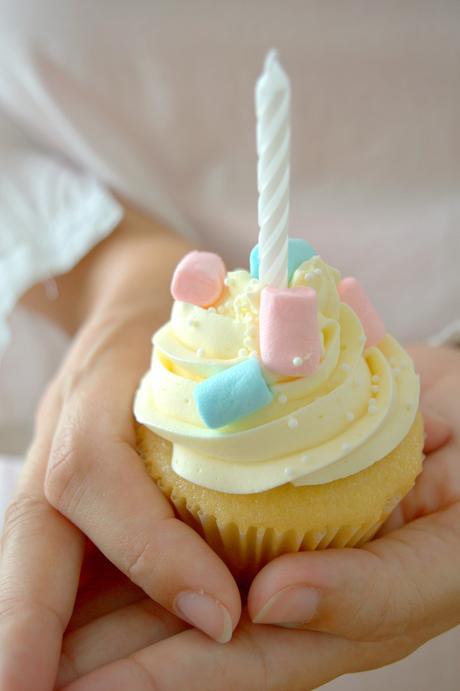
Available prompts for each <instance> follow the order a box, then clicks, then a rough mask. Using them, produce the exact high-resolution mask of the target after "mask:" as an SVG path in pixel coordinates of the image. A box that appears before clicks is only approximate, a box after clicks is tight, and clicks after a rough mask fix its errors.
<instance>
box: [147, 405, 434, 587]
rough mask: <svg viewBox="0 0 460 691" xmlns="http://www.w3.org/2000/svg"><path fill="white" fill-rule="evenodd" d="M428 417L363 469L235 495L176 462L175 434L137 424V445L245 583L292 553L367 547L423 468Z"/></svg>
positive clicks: (183, 513)
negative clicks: (193, 477) (180, 469)
mask: <svg viewBox="0 0 460 691" xmlns="http://www.w3.org/2000/svg"><path fill="white" fill-rule="evenodd" d="M422 448H423V424H422V419H421V417H420V416H418V417H417V419H416V421H415V423H414V426H413V428H412V429H411V430H410V432H409V433H408V435H407V436H406V438H405V439H404V440H403V441H402V442H401V444H400V445H399V446H398V447H396V448H395V449H394V450H393V451H392V452H391V454H389V455H388V456H386V457H385V458H384V459H382V460H381V461H379V462H378V463H376V464H374V465H373V466H370V467H369V468H367V469H365V470H363V471H361V472H360V473H357V474H356V475H353V476H349V477H347V478H344V479H341V480H337V481H334V482H331V483H328V484H327V485H322V486H316V487H308V486H304V487H292V486H291V485H288V484H286V485H283V486H282V487H279V488H275V489H272V490H268V491H266V492H263V493H260V494H259V495H257V494H256V495H230V494H224V493H220V492H216V491H213V490H207V489H205V488H201V487H200V486H198V485H194V484H193V483H190V482H189V481H187V480H183V479H182V478H180V477H179V476H178V475H176V473H174V471H173V470H172V467H171V457H172V449H171V445H170V444H169V442H166V441H165V440H162V439H161V438H160V437H158V436H157V435H155V434H153V433H152V432H149V431H148V430H146V429H145V428H141V427H139V428H138V449H139V452H140V454H141V456H142V458H143V460H144V463H145V466H146V468H147V471H148V473H149V475H150V476H151V477H152V479H153V480H154V481H155V482H156V483H157V485H158V487H159V488H160V490H161V491H162V492H163V494H165V495H166V496H167V497H168V498H169V500H170V501H171V503H172V504H173V506H174V508H175V511H176V514H177V515H178V517H179V518H180V519H182V520H183V521H184V522H185V523H187V524H188V525H190V526H191V527H192V528H194V529H195V530H196V531H197V532H198V533H199V534H200V535H201V536H202V537H203V538H204V539H205V540H206V542H208V544H209V545H210V546H211V547H212V548H213V549H214V550H215V552H217V554H218V555H219V556H220V557H221V558H222V559H223V561H225V562H226V564H227V565H228V567H229V568H230V570H231V571H232V573H233V574H234V576H235V578H236V579H237V580H238V581H239V583H240V584H241V585H243V586H244V585H246V584H247V583H248V582H249V581H250V580H251V579H252V578H253V577H254V575H255V574H256V573H257V572H258V571H259V570H260V569H261V568H262V567H263V566H264V565H265V564H267V563H268V562H269V561H271V560H272V559H274V558H275V557H277V556H280V555H281V554H285V553H289V552H290V553H293V552H299V551H305V550H310V551H312V550H322V549H327V548H330V547H335V548H344V547H360V546H361V545H363V544H365V543H366V542H368V541H369V540H371V539H372V538H373V537H374V535H375V534H376V533H377V532H378V530H379V528H380V527H381V526H382V524H383V523H384V522H385V520H386V519H387V518H388V516H389V515H390V514H391V512H392V511H393V509H394V508H395V507H396V505H397V504H398V503H399V501H400V500H401V499H402V497H404V496H405V495H406V494H407V492H409V490H410V489H411V487H412V486H413V484H414V481H415V478H416V477H417V475H418V473H419V472H420V471H421V468H422V460H423V454H422Z"/></svg>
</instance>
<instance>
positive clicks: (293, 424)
mask: <svg viewBox="0 0 460 691" xmlns="http://www.w3.org/2000/svg"><path fill="white" fill-rule="evenodd" d="M298 426H299V421H298V420H297V418H295V417H290V418H289V420H288V427H289V429H297V427H298Z"/></svg>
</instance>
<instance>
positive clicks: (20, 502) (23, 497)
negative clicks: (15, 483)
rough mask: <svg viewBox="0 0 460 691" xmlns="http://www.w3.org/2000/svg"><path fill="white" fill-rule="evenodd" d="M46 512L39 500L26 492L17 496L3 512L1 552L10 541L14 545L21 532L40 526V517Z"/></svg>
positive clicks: (44, 505)
mask: <svg viewBox="0 0 460 691" xmlns="http://www.w3.org/2000/svg"><path fill="white" fill-rule="evenodd" d="M48 510H49V508H48V507H47V506H46V502H44V501H43V500H42V499H41V498H39V497H34V496H33V495H32V494H28V493H27V492H20V493H19V494H17V496H16V497H15V498H14V499H13V501H12V502H11V504H10V505H9V506H8V508H7V510H6V512H5V518H4V525H3V535H2V550H3V549H4V548H5V545H6V544H7V543H9V542H10V541H11V542H12V543H14V542H15V541H16V539H17V538H18V537H19V535H20V534H21V532H22V531H24V530H27V529H28V528H29V527H35V526H37V525H40V524H41V520H40V518H41V516H42V515H43V514H44V513H46V512H47V511H48Z"/></svg>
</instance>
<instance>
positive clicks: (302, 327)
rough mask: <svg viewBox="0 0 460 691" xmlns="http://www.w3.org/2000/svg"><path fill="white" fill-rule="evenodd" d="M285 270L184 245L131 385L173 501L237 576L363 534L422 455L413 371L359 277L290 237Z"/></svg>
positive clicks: (159, 479) (411, 476)
mask: <svg viewBox="0 0 460 691" xmlns="http://www.w3.org/2000/svg"><path fill="white" fill-rule="evenodd" d="M288 255H289V262H288V264H289V274H288V285H287V287H286V288H284V289H280V288H271V287H270V286H267V285H266V284H264V282H263V281H261V280H260V279H259V258H258V248H257V247H256V248H255V250H254V251H253V253H252V255H251V262H250V270H244V269H238V270H236V271H229V272H227V271H226V268H225V266H224V263H223V261H222V260H221V259H220V257H218V256H217V255H214V254H212V253H208V252H192V253H190V254H189V255H187V256H186V257H185V258H184V259H183V260H182V261H181V262H180V264H179V266H178V267H177V269H176V272H175V274H174V277H173V281H172V294H173V297H174V299H175V301H174V304H173V308H172V313H171V319H170V321H169V322H168V323H167V324H165V325H164V326H163V327H162V328H161V329H160V330H159V331H158V332H157V333H156V334H155V335H154V337H153V346H154V347H153V355H152V361H151V367H150V369H149V371H148V372H147V373H146V375H145V376H144V378H143V380H142V382H141V384H140V387H139V389H138V392H137V394H136V398H135V405H134V413H135V417H136V420H137V422H138V449H139V453H140V455H141V456H142V458H143V460H144V463H145V466H146V468H147V470H148V473H149V474H150V476H151V477H152V478H153V480H154V481H155V482H156V483H157V484H158V486H159V487H160V489H161V490H162V491H163V492H164V494H165V495H166V496H167V497H168V498H169V499H170V501H171V502H172V504H173V505H174V507H175V510H176V512H177V514H178V516H179V517H180V518H181V519H182V520H184V521H185V522H187V523H188V524H189V525H191V526H193V527H194V528H195V529H196V530H197V531H198V532H199V533H200V534H201V535H202V536H203V537H204V539H205V540H206V541H207V542H208V543H209V544H210V545H211V546H212V547H213V548H214V549H215V551H216V552H217V553H218V554H219V555H220V556H221V557H222V559H223V560H224V561H225V562H226V563H227V564H228V566H229V567H230V569H231V571H232V572H233V573H234V575H235V577H236V578H237V579H238V580H240V581H245V580H247V579H250V578H252V577H253V575H254V574H255V573H256V572H257V571H258V570H259V569H260V568H261V567H262V566H263V565H264V564H265V563H267V562H268V561H270V560H271V559H273V558H275V557H276V556H278V555H280V554H282V553H285V552H296V551H298V550H316V549H324V548H328V547H358V546H360V545H362V544H364V543H365V542H366V541H368V540H370V539H371V538H372V537H373V536H374V535H375V533H376V532H377V531H378V530H379V528H380V526H381V525H382V524H383V522H384V521H385V520H386V518H387V517H388V515H389V514H390V512H391V511H392V510H393V509H394V508H395V506H396V505H397V504H398V502H399V501H400V500H401V499H402V498H403V497H404V496H405V495H406V494H407V492H409V490H410V489H411V487H412V486H413V484H414V481H415V479H416V477H417V475H418V474H419V472H420V470H421V467H422V459H423V453H422V449H423V423H422V419H421V416H420V414H419V413H418V403H419V379H418V376H417V375H416V373H415V371H414V367H413V363H412V361H411V358H410V357H409V355H408V354H407V352H406V351H405V350H404V348H402V346H401V345H400V344H399V343H398V342H397V341H396V340H395V339H394V338H393V337H392V336H391V335H389V334H388V333H386V330H385V327H384V324H383V322H382V320H381V319H380V317H379V316H378V314H377V312H376V310H375V309H374V307H373V305H372V304H371V302H370V300H369V298H368V297H367V296H366V294H365V292H364V290H363V288H362V287H361V285H360V283H359V282H358V281H357V280H356V279H354V278H351V277H349V278H345V279H343V280H341V277H340V274H339V272H338V271H337V270H336V269H334V268H332V267H331V266H329V265H328V264H327V263H326V262H325V261H324V260H323V259H322V258H321V257H320V256H318V255H317V254H316V253H315V251H314V250H313V249H312V248H311V247H310V246H309V245H308V244H307V243H306V242H305V241H304V240H296V239H291V240H289V244H288Z"/></svg>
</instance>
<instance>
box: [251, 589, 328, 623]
mask: <svg viewBox="0 0 460 691" xmlns="http://www.w3.org/2000/svg"><path fill="white" fill-rule="evenodd" d="M319 599H320V594H319V591H318V590H315V588H308V587H306V586H290V587H289V588H284V590H280V592H279V593H276V595H273V597H272V598H270V600H268V602H267V603H266V604H265V605H264V606H263V607H262V609H260V611H259V612H258V613H257V614H256V616H255V617H253V619H252V621H253V622H254V624H278V625H279V626H298V625H299V624H307V623H308V622H309V621H310V620H311V619H313V617H314V616H315V614H316V610H317V609H318V603H319Z"/></svg>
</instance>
